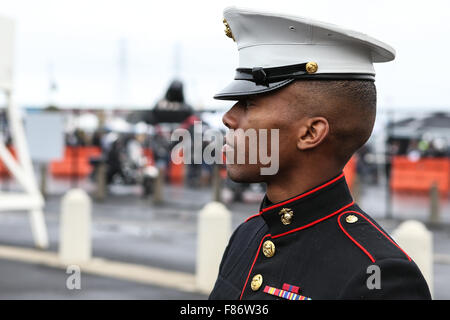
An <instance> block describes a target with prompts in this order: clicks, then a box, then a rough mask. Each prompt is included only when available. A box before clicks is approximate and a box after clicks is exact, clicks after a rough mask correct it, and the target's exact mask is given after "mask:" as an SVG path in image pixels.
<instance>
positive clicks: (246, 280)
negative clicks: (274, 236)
mask: <svg viewBox="0 0 450 320" xmlns="http://www.w3.org/2000/svg"><path fill="white" fill-rule="evenodd" d="M270 236H271V235H270V234H266V235H265V236H264V237H263V238H262V239H261V242H260V243H259V247H258V251H257V252H256V256H255V259H253V263H252V266H251V267H250V271H249V273H248V275H247V279H245V283H244V287H243V288H242V292H241V295H240V296H239V300H242V296H243V294H244V291H245V287H246V286H247V282H248V278H250V274H251V273H252V270H253V267H254V266H255V263H256V259H257V258H258V255H259V250H260V249H261V245H262V243H263V241H264V239H265V238H267V237H270Z"/></svg>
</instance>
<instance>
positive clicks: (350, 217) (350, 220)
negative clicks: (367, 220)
mask: <svg viewBox="0 0 450 320" xmlns="http://www.w3.org/2000/svg"><path fill="white" fill-rule="evenodd" d="M345 221H347V223H355V222H356V221H358V217H357V216H354V215H352V214H351V215H348V216H347V217H346V218H345Z"/></svg>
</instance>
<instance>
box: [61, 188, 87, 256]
mask: <svg viewBox="0 0 450 320" xmlns="http://www.w3.org/2000/svg"><path fill="white" fill-rule="evenodd" d="M91 207H92V202H91V199H90V198H89V195H88V194H87V193H86V192H85V191H84V190H82V189H72V190H70V191H69V192H67V193H66V195H64V197H63V199H62V203H61V221H60V234H59V236H60V242H59V259H60V261H61V262H62V263H64V264H77V263H83V262H87V261H89V260H90V258H91V255H92V248H91Z"/></svg>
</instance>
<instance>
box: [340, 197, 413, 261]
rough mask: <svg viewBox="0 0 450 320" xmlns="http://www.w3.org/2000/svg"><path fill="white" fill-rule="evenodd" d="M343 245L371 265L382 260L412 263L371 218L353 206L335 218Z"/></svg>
mask: <svg viewBox="0 0 450 320" xmlns="http://www.w3.org/2000/svg"><path fill="white" fill-rule="evenodd" d="M336 222H337V227H338V230H339V233H341V235H343V236H341V237H340V239H342V243H343V245H346V246H352V247H354V249H356V250H358V251H360V252H361V253H362V254H363V255H364V256H366V257H367V259H369V260H370V261H371V262H372V263H374V262H376V261H380V260H383V259H401V260H406V261H412V260H411V258H410V257H409V255H408V254H407V253H406V252H405V251H404V250H403V249H402V248H401V247H400V246H399V245H398V244H397V243H396V242H395V240H394V239H393V238H392V237H391V236H390V235H389V233H388V232H386V231H385V230H384V229H383V228H382V227H381V226H380V225H379V224H378V223H377V222H376V221H375V220H374V219H373V218H371V217H370V216H369V215H368V214H367V213H365V212H364V211H363V210H362V209H361V208H360V207H359V206H357V205H355V206H353V207H352V208H350V210H346V211H344V212H342V213H340V214H339V215H338V216H337V217H336Z"/></svg>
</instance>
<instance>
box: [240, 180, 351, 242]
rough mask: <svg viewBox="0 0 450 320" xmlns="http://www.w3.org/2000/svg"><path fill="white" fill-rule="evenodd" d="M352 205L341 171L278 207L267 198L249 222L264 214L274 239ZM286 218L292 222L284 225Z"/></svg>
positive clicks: (280, 203)
mask: <svg viewBox="0 0 450 320" xmlns="http://www.w3.org/2000/svg"><path fill="white" fill-rule="evenodd" d="M353 204H354V202H353V199H352V196H351V194H350V190H349V189H348V186H347V183H346V181H345V177H344V173H342V172H341V174H339V175H338V176H336V177H334V178H333V179H331V180H328V181H327V182H325V183H322V184H320V185H318V186H316V187H314V188H312V189H310V190H309V191H306V192H304V193H302V194H300V195H297V196H295V197H292V198H290V199H288V200H285V201H281V202H279V203H276V204H272V203H271V202H270V200H269V199H268V198H267V195H266V196H265V197H264V199H263V201H262V203H261V207H260V211H259V213H258V214H257V215H255V216H252V217H250V218H249V219H247V221H248V220H250V219H251V218H253V217H256V216H258V215H261V216H262V218H263V219H264V220H265V222H266V224H267V225H268V227H269V233H270V234H271V235H272V236H273V237H274V236H277V235H283V234H285V233H291V232H294V231H297V230H298V229H302V228H305V227H307V226H309V225H312V224H315V223H317V222H320V221H322V220H324V219H326V218H327V217H329V216H332V215H334V214H337V213H338V212H341V211H342V210H345V209H346V208H348V207H350V206H352V205H353ZM283 217H284V222H285V223H286V222H289V223H287V224H285V223H283V219H282V218H283Z"/></svg>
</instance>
